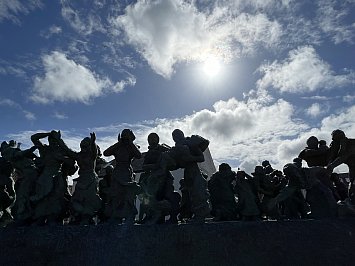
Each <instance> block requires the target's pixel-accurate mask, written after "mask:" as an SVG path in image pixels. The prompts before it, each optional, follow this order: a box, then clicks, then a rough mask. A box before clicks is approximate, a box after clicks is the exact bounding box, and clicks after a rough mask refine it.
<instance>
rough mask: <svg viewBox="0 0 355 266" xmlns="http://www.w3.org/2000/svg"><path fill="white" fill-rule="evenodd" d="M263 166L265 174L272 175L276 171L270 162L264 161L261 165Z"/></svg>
mask: <svg viewBox="0 0 355 266" xmlns="http://www.w3.org/2000/svg"><path fill="white" fill-rule="evenodd" d="M261 165H262V166H263V168H264V173H265V174H271V173H272V172H273V171H274V169H273V168H272V166H271V164H270V162H269V161H268V160H265V161H263V162H262V163H261Z"/></svg>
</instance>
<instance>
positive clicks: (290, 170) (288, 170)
mask: <svg viewBox="0 0 355 266" xmlns="http://www.w3.org/2000/svg"><path fill="white" fill-rule="evenodd" d="M283 172H284V175H285V176H287V177H289V178H291V177H292V178H302V170H301V168H299V167H297V166H296V165H295V164H294V163H288V164H286V165H285V166H284V168H283Z"/></svg>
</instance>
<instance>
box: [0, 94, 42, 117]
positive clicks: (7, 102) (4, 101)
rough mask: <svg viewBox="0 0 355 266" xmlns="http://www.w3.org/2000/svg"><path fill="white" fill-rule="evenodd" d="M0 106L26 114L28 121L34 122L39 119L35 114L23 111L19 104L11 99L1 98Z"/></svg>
mask: <svg viewBox="0 0 355 266" xmlns="http://www.w3.org/2000/svg"><path fill="white" fill-rule="evenodd" d="M0 106H6V107H10V108H14V109H16V110H19V111H20V112H22V113H23V114H24V116H25V118H26V119H27V120H30V121H33V120H36V119H37V118H36V115H35V114H34V113H32V112H30V111H27V110H25V109H23V108H22V106H21V105H20V104H19V103H17V102H15V101H13V100H11V99H7V98H0Z"/></svg>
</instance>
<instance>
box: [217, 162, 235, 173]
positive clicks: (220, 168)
mask: <svg viewBox="0 0 355 266" xmlns="http://www.w3.org/2000/svg"><path fill="white" fill-rule="evenodd" d="M231 170H232V168H231V167H230V165H229V164H227V163H221V164H220V165H219V166H218V171H220V172H227V171H231Z"/></svg>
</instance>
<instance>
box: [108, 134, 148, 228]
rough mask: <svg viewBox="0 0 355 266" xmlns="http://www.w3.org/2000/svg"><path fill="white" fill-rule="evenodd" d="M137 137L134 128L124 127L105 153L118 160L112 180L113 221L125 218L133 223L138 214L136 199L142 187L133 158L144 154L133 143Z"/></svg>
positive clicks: (129, 222) (127, 221)
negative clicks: (136, 177) (135, 170)
mask: <svg viewBox="0 0 355 266" xmlns="http://www.w3.org/2000/svg"><path fill="white" fill-rule="evenodd" d="M135 138H136V137H135V135H134V134H133V132H132V130H130V129H124V130H123V131H122V133H121V134H120V135H119V136H118V141H117V142H116V143H115V144H114V145H112V146H110V147H109V148H107V149H106V150H105V151H104V153H103V154H104V156H114V157H115V161H116V162H115V163H116V165H115V167H114V169H113V172H112V180H111V181H112V183H111V187H112V190H111V191H112V194H111V201H110V203H111V206H110V210H111V215H110V217H111V218H110V219H111V221H113V222H121V221H122V219H123V218H125V222H126V223H128V224H131V223H134V218H135V215H136V214H137V209H136V206H135V199H136V195H137V194H138V193H139V191H140V187H139V186H138V185H137V183H136V182H135V181H134V173H133V169H132V167H131V162H132V160H133V158H137V159H139V158H141V156H142V154H141V152H140V151H139V149H138V147H137V146H136V145H135V144H134V143H133V141H134V140H135Z"/></svg>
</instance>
